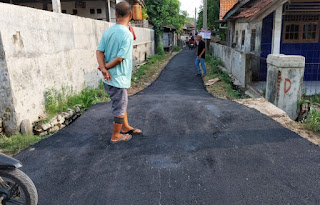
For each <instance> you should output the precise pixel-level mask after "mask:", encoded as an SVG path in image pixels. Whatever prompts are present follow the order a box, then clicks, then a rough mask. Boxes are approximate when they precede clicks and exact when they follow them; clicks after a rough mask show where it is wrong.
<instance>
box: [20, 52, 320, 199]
mask: <svg viewBox="0 0 320 205" xmlns="http://www.w3.org/2000/svg"><path fill="white" fill-rule="evenodd" d="M194 59H195V56H194V50H192V51H189V50H184V51H183V52H182V53H180V54H178V55H177V56H176V57H175V58H174V59H173V60H172V61H171V62H170V63H169V65H168V66H167V68H166V69H165V70H164V71H163V73H162V74H161V75H160V77H159V79H158V80H157V81H156V82H155V83H153V84H152V85H151V86H150V87H149V88H147V89H145V90H144V91H142V92H140V93H139V94H137V95H134V96H131V97H130V98H129V108H128V113H129V120H130V121H131V123H132V125H134V126H137V127H138V128H141V129H142V130H143V131H144V133H145V136H143V137H135V138H133V139H132V140H131V141H129V142H127V143H123V144H118V145H110V144H109V142H108V140H109V137H110V135H111V129H112V115H111V114H110V103H102V104H97V105H95V106H93V107H92V108H91V109H89V110H88V111H87V112H86V113H84V114H83V115H82V116H81V117H80V118H79V119H78V120H76V121H75V122H74V123H73V124H71V125H70V126H68V127H67V128H65V129H63V130H61V131H60V132H58V133H57V134H55V135H53V136H52V137H50V138H48V139H46V140H43V141H42V142H40V143H38V144H36V145H34V146H33V147H34V148H35V150H34V151H28V150H25V151H23V152H21V153H20V154H18V155H17V156H16V157H17V158H18V159H20V160H21V161H22V162H23V164H24V167H23V170H24V171H25V172H26V173H27V174H28V175H29V176H30V177H31V178H32V179H33V180H34V182H35V184H36V186H37V189H38V192H39V200H40V201H39V204H43V205H50V204H54V205H58V204H61V205H69V204H86V205H93V204H116V205H122V204H123V205H126V204H148V205H149V204H179V205H180V204H320V180H319V179H320V149H319V148H318V147H317V146H315V145H313V144H311V143H309V142H308V141H307V140H305V139H302V138H301V137H299V136H298V135H296V134H295V133H293V132H291V131H289V130H287V129H285V128H283V127H282V126H281V125H280V124H278V123H277V122H275V121H273V120H272V119H270V118H269V117H266V116H264V115H262V114H260V113H259V112H258V111H256V110H253V109H249V108H247V107H244V106H242V105H239V104H237V103H235V102H232V101H229V100H221V99H217V98H214V97H212V96H211V95H210V94H208V93H207V92H206V90H205V89H204V87H203V84H202V81H201V79H200V78H198V77H196V76H195V75H194V74H195V68H194V66H193V62H194Z"/></svg>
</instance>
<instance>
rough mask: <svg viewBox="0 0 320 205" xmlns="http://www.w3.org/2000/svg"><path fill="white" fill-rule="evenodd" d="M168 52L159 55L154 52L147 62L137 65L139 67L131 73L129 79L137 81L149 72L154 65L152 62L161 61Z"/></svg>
mask: <svg viewBox="0 0 320 205" xmlns="http://www.w3.org/2000/svg"><path fill="white" fill-rule="evenodd" d="M167 56H168V54H163V55H159V54H156V55H154V56H152V57H151V58H150V59H149V60H148V62H147V63H146V64H144V65H142V66H140V67H139V69H138V70H137V71H136V72H134V73H133V75H132V78H131V81H132V82H134V83H137V82H139V81H141V79H143V77H144V76H146V74H147V72H150V70H151V68H152V67H154V64H158V63H161V62H163V61H164V60H165V59H166V58H167Z"/></svg>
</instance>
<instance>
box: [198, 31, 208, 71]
mask: <svg viewBox="0 0 320 205" xmlns="http://www.w3.org/2000/svg"><path fill="white" fill-rule="evenodd" d="M197 41H198V51H197V58H196V61H195V66H196V68H197V74H196V75H198V76H203V77H204V76H206V75H207V69H206V65H205V58H206V44H205V42H204V41H203V40H202V36H201V35H198V36H197ZM200 63H201V68H202V70H203V75H202V73H201V69H200V65H199V64H200Z"/></svg>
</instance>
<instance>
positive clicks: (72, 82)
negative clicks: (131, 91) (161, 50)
mask: <svg viewBox="0 0 320 205" xmlns="http://www.w3.org/2000/svg"><path fill="white" fill-rule="evenodd" d="M0 11H1V13H0V36H1V39H2V44H3V46H2V47H3V51H4V52H5V58H2V60H1V58H0V66H1V67H0V68H1V69H0V71H1V78H3V79H1V81H0V91H1V96H4V97H6V96H9V97H10V95H11V96H12V100H11V101H12V102H11V105H12V107H13V108H14V109H12V110H11V111H10V115H11V116H12V117H13V118H16V120H15V121H14V122H12V121H5V122H4V123H7V124H9V123H14V125H13V126H14V127H16V128H17V127H18V126H19V125H20V122H21V121H22V120H24V119H29V120H30V121H35V120H37V119H38V116H39V115H40V114H41V113H42V112H43V111H44V93H45V91H46V90H47V89H50V88H55V89H57V90H59V89H61V87H62V86H72V87H73V88H74V89H75V90H76V91H80V90H81V89H83V88H84V87H85V86H97V85H98V82H99V80H100V78H99V76H98V71H97V62H96V56H95V51H96V47H97V45H98V43H99V41H100V38H101V35H102V33H103V32H104V31H105V30H106V29H108V28H109V27H110V26H111V25H112V24H111V23H108V22H105V21H97V20H93V19H87V18H82V17H78V16H71V15H66V14H61V13H53V12H48V11H42V10H38V9H33V8H28V7H22V6H15V5H10V4H4V3H0ZM134 29H135V31H136V35H137V38H138V39H137V41H136V42H134V45H135V47H136V49H134V53H133V56H134V63H139V62H141V61H142V60H144V55H145V52H147V55H148V56H151V55H152V54H154V37H153V36H154V31H153V30H150V29H146V28H134ZM0 42H1V40H0ZM0 48H1V46H0ZM140 48H141V49H140ZM137 51H139V52H137ZM140 51H141V52H142V51H143V52H144V53H143V54H142V53H141V52H140ZM142 56H143V58H142ZM6 72H7V74H8V77H9V78H5V77H3V76H2V75H4V76H5V75H6ZM8 85H10V88H11V91H10V89H8ZM4 91H6V92H8V94H3V92H4ZM0 104H1V105H0V108H1V110H0V116H2V115H3V114H4V112H5V109H4V108H5V107H6V106H7V105H8V104H10V99H8V100H3V98H2V97H1V100H0ZM2 104H3V105H4V106H3V105H2Z"/></svg>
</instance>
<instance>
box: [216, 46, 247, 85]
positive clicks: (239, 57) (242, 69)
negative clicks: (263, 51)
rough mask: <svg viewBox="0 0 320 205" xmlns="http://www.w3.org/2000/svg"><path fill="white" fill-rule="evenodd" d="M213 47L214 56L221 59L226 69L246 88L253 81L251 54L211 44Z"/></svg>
mask: <svg viewBox="0 0 320 205" xmlns="http://www.w3.org/2000/svg"><path fill="white" fill-rule="evenodd" d="M211 46H213V52H214V55H215V56H217V57H219V58H221V60H222V61H223V62H224V64H225V68H227V70H228V71H229V72H230V73H231V74H232V75H233V76H234V77H235V78H236V79H237V80H238V81H239V82H240V83H241V85H242V86H244V87H245V86H246V84H247V83H248V81H250V79H251V76H250V75H251V71H250V66H248V64H249V63H248V61H249V59H250V58H249V54H247V53H244V52H242V51H239V50H237V49H233V48H230V47H228V46H224V45H221V44H217V43H211Z"/></svg>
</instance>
